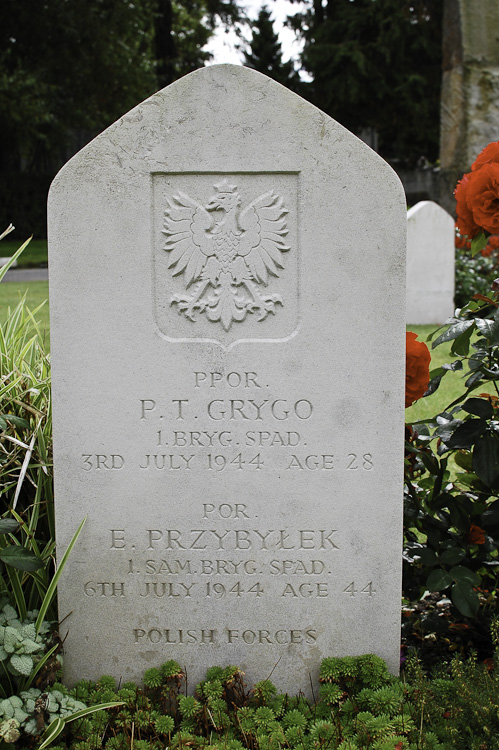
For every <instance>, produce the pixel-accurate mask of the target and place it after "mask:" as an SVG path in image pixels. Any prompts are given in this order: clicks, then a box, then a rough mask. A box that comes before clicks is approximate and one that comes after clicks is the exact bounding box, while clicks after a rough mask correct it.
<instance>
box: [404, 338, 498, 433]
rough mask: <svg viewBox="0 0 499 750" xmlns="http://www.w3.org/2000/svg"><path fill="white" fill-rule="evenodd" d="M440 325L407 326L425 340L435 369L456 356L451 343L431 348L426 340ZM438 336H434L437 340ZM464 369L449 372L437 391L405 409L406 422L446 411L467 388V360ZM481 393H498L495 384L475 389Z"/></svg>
mask: <svg viewBox="0 0 499 750" xmlns="http://www.w3.org/2000/svg"><path fill="white" fill-rule="evenodd" d="M436 328H438V326H434V325H424V326H407V330H408V331H414V333H417V334H418V341H424V342H425V343H426V344H427V346H428V348H429V350H430V352H431V365H430V369H431V370H434V369H435V368H437V367H441V366H442V365H443V364H446V363H448V362H453V361H454V359H455V357H453V356H452V355H451V353H450V349H451V343H452V342H449V343H445V344H440V345H439V346H437V347H436V348H435V349H432V348H431V342H430V341H428V342H427V341H426V339H427V337H428V335H429V334H430V333H432V332H433V331H435V330H436ZM436 338H437V337H436V336H434V339H433V340H435V339H436ZM463 365H464V370H463V371H461V372H448V373H447V374H446V375H445V377H444V378H443V380H442V382H441V383H440V386H439V388H438V389H437V391H435V393H433V394H432V395H431V396H428V397H427V398H422V399H420V400H419V401H416V403H415V404H413V405H412V406H411V407H409V408H408V409H406V410H405V420H406V422H417V421H418V420H422V419H432V418H433V417H435V416H436V415H437V414H438V413H439V412H441V411H444V410H445V409H446V408H447V406H449V404H451V403H452V402H453V401H454V400H455V399H456V398H458V396H460V395H462V394H463V393H464V391H465V390H466V388H465V385H464V381H465V380H466V378H467V375H466V373H467V371H468V368H467V366H466V362H463ZM480 393H492V394H495V395H497V393H496V391H495V390H494V388H493V386H492V385H491V386H489V387H486V386H481V387H480V388H477V390H476V391H475V394H474V395H476V396H478V395H479V394H480Z"/></svg>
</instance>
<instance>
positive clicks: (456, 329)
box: [431, 320, 475, 349]
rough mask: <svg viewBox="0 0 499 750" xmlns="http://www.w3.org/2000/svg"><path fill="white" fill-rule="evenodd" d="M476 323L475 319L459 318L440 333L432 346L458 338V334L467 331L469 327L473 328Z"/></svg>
mask: <svg viewBox="0 0 499 750" xmlns="http://www.w3.org/2000/svg"><path fill="white" fill-rule="evenodd" d="M474 324H475V321H474V320H458V321H457V322H456V323H453V324H452V325H450V326H449V328H448V329H447V330H446V331H444V332H443V333H441V334H440V336H439V337H438V339H436V341H434V342H433V343H432V345H431V348H432V349H434V348H435V347H436V346H438V345H439V344H443V343H445V342H446V341H453V340H454V339H457V337H458V336H460V335H461V334H462V333H464V332H465V331H467V330H468V328H471V327H472V326H473V325H474Z"/></svg>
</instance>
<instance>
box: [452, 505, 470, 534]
mask: <svg viewBox="0 0 499 750" xmlns="http://www.w3.org/2000/svg"><path fill="white" fill-rule="evenodd" d="M449 515H450V522H451V526H454V527H455V528H456V529H458V530H459V531H462V532H463V534H465V533H466V532H467V531H468V529H469V527H470V515H469V512H468V511H467V510H466V508H464V507H463V505H462V504H461V503H459V502H455V503H453V504H450V505H449Z"/></svg>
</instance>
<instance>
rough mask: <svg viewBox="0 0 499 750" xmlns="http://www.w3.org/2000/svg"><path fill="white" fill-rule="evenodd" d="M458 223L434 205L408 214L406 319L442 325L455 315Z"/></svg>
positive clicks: (420, 205)
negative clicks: (455, 267) (456, 229)
mask: <svg viewBox="0 0 499 750" xmlns="http://www.w3.org/2000/svg"><path fill="white" fill-rule="evenodd" d="M454 261H455V229H454V219H453V218H452V216H450V215H449V214H448V213H447V211H445V210H444V209H443V208H441V207H440V206H439V205H438V203H433V201H421V202H420V203H417V204H416V205H415V206H413V207H412V208H410V209H409V211H408V212H407V273H406V277H407V287H406V295H407V297H406V299H407V303H406V319H407V323H409V324H410V325H419V324H441V323H444V322H445V321H446V320H447V318H449V317H450V316H451V315H453V313H454Z"/></svg>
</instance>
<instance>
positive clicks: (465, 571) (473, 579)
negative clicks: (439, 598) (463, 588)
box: [449, 565, 480, 586]
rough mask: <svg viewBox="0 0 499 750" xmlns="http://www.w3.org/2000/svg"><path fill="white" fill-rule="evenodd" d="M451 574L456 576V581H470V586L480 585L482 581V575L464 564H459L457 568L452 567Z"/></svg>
mask: <svg viewBox="0 0 499 750" xmlns="http://www.w3.org/2000/svg"><path fill="white" fill-rule="evenodd" d="M449 574H450V575H451V576H452V577H453V578H454V580H455V581H456V583H469V584H470V586H478V584H479V583H480V576H478V575H477V574H476V573H475V572H474V571H473V570H470V569H469V568H465V567H464V565H457V566H456V567H455V568H451V569H450V571H449Z"/></svg>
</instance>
